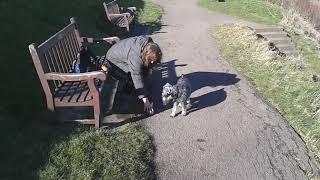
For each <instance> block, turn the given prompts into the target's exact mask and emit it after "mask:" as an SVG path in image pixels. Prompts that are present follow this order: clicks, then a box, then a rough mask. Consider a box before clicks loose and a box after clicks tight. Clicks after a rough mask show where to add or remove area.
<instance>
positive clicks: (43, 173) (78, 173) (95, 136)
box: [40, 127, 154, 179]
mask: <svg viewBox="0 0 320 180" xmlns="http://www.w3.org/2000/svg"><path fill="white" fill-rule="evenodd" d="M152 157H153V150H152V144H151V141H150V139H149V137H148V136H147V135H146V134H144V133H143V132H142V131H141V130H140V129H138V128H137V127H130V128H126V129H124V130H122V131H119V130H117V131H115V130H112V131H110V130H109V131H104V130H96V131H84V132H77V133H74V134H73V135H71V136H70V137H68V138H67V139H66V140H64V141H62V142H60V143H57V144H54V145H53V147H52V148H51V150H50V151H49V157H48V158H49V159H48V162H49V163H48V164H46V166H45V167H44V168H43V169H41V170H40V179H153V178H154V176H153V174H152V169H151V167H150V166H149V165H150V164H151V162H152Z"/></svg>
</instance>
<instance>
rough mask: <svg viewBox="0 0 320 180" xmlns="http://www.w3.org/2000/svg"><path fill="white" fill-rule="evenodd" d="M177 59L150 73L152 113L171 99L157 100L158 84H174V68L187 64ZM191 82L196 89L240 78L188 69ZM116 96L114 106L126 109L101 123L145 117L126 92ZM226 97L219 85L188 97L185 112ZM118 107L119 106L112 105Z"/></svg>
mask: <svg viewBox="0 0 320 180" xmlns="http://www.w3.org/2000/svg"><path fill="white" fill-rule="evenodd" d="M177 61H178V60H177V59H174V60H171V61H168V62H165V63H162V64H161V66H158V67H155V68H154V71H153V73H152V77H151V82H152V86H151V87H150V88H151V89H152V94H153V97H154V107H155V114H158V113H161V112H164V111H166V110H168V109H170V108H171V107H172V103H171V104H168V105H167V106H163V104H162V100H161V92H162V87H163V85H164V84H165V83H167V82H168V83H170V84H176V82H177V80H178V78H179V77H178V76H177V73H176V68H179V67H184V66H187V64H176V62H177ZM185 77H187V78H188V79H189V81H190V83H191V86H192V92H195V91H197V90H200V89H202V88H204V87H212V88H213V87H217V86H229V85H233V84H236V83H238V82H239V81H240V79H239V78H237V75H235V74H230V73H222V72H201V71H198V72H192V73H188V74H185ZM118 97H119V99H118V100H117V101H118V102H116V103H115V104H116V106H120V107H125V109H126V111H122V112H121V115H117V118H119V119H121V120H120V121H117V122H108V123H105V125H107V126H108V127H118V126H122V125H124V124H126V123H129V122H135V121H139V120H141V119H144V118H146V117H148V115H146V114H143V113H140V112H139V111H137V107H139V106H140V108H141V107H143V105H142V104H141V103H139V102H135V101H136V99H135V98H134V97H130V96H124V95H118ZM226 98H227V93H226V91H225V90H224V89H223V88H221V89H219V90H216V91H212V92H209V93H206V94H203V95H200V96H198V97H192V98H191V104H192V107H191V108H190V109H189V110H188V113H192V112H195V111H198V110H201V109H204V108H207V107H211V106H214V105H217V104H219V103H221V102H223V101H224V100H225V99H226ZM115 108H118V109H119V107H115Z"/></svg>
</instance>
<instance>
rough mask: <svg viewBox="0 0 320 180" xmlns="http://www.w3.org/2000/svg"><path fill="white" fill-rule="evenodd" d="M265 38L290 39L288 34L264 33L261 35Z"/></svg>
mask: <svg viewBox="0 0 320 180" xmlns="http://www.w3.org/2000/svg"><path fill="white" fill-rule="evenodd" d="M259 34H261V35H262V36H263V37H265V38H288V35H287V34H286V33H281V32H262V33H259Z"/></svg>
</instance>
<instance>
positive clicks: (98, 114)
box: [93, 99, 101, 128]
mask: <svg viewBox="0 0 320 180" xmlns="http://www.w3.org/2000/svg"><path fill="white" fill-rule="evenodd" d="M93 112H94V121H95V123H94V126H95V127H96V128H100V119H101V112H100V101H99V99H98V100H96V101H95V102H94V105H93Z"/></svg>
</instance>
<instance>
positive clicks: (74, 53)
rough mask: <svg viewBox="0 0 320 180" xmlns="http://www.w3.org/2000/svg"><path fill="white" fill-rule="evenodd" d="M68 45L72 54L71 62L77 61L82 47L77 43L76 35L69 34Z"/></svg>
mask: <svg viewBox="0 0 320 180" xmlns="http://www.w3.org/2000/svg"><path fill="white" fill-rule="evenodd" d="M67 44H69V46H68V47H70V48H71V49H70V54H71V55H72V56H71V60H75V59H76V58H77V53H78V52H79V50H80V46H79V44H78V42H77V38H76V36H75V34H74V33H71V34H69V36H67Z"/></svg>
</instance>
